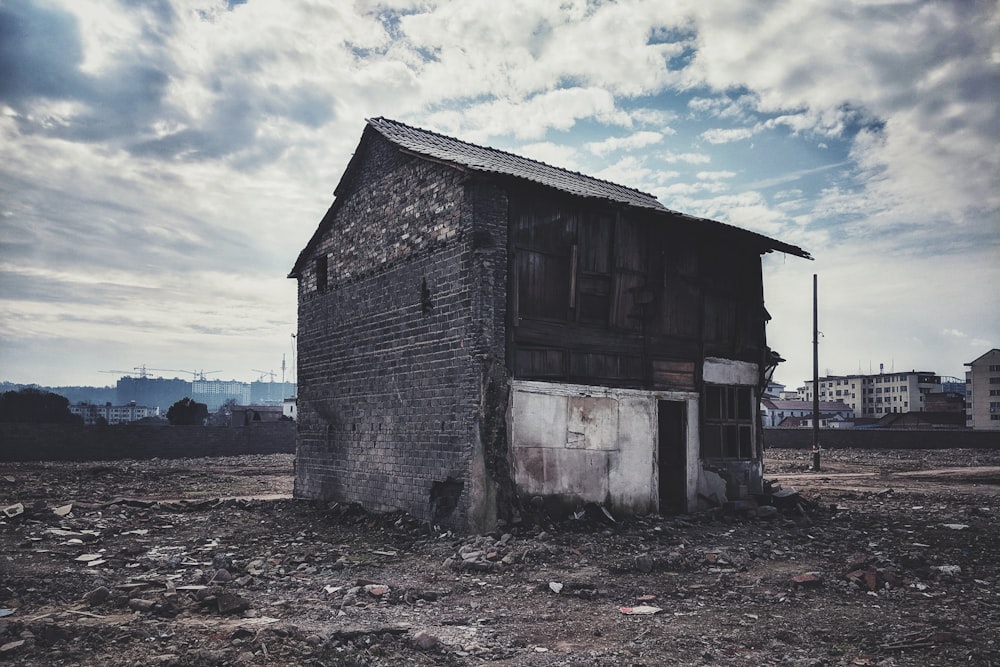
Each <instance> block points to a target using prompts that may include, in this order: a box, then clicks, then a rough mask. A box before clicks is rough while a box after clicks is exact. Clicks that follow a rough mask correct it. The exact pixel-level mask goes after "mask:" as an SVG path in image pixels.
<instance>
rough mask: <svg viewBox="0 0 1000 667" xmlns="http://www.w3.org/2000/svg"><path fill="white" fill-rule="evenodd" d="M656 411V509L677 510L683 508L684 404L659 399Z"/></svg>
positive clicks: (685, 495) (685, 412)
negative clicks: (657, 480) (657, 473)
mask: <svg viewBox="0 0 1000 667" xmlns="http://www.w3.org/2000/svg"><path fill="white" fill-rule="evenodd" d="M656 412H657V423H658V425H659V443H658V447H657V453H658V457H659V471H660V479H659V487H660V513H661V514H680V513H681V512H685V511H686V510H687V438H686V437H685V434H686V433H687V419H686V418H685V417H686V415H687V404H686V403H685V402H684V401H659V402H658V403H657V410H656Z"/></svg>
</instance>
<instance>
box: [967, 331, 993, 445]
mask: <svg viewBox="0 0 1000 667" xmlns="http://www.w3.org/2000/svg"><path fill="white" fill-rule="evenodd" d="M965 365H966V366H968V367H969V370H967V371H965V387H966V396H965V425H966V426H968V427H969V428H972V429H975V430H977V431H1000V349H997V348H993V349H992V350H990V351H989V352H987V353H986V354H984V355H982V356H981V357H979V358H978V359H976V360H975V361H970V362H968V363H967V364H965Z"/></svg>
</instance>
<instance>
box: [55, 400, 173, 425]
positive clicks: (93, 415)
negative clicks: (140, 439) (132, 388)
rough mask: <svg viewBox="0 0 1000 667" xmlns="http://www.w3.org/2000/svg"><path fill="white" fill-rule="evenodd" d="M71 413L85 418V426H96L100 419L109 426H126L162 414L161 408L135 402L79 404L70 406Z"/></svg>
mask: <svg viewBox="0 0 1000 667" xmlns="http://www.w3.org/2000/svg"><path fill="white" fill-rule="evenodd" d="M69 411H70V412H72V413H73V414H74V415H80V416H81V417H83V423H84V424H96V423H97V421H98V419H103V420H105V421H106V422H107V423H108V424H126V423H128V422H134V421H139V420H140V419H142V418H144V417H154V416H159V414H160V409H159V408H150V407H146V406H145V405H136V404H135V401H133V402H131V403H129V404H128V405H111V404H110V403H105V404H104V405H92V404H90V403H78V404H77V405H71V406H69Z"/></svg>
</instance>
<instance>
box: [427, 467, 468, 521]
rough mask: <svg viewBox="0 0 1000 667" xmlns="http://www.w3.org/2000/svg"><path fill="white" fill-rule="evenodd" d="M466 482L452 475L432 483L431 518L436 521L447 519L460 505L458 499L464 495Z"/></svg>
mask: <svg viewBox="0 0 1000 667" xmlns="http://www.w3.org/2000/svg"><path fill="white" fill-rule="evenodd" d="M463 488H465V483H464V482H461V481H459V480H457V479H454V478H452V477H448V478H447V479H445V480H444V481H443V482H433V483H432V484H431V494H430V505H431V518H432V519H433V520H435V521H439V520H441V519H446V518H448V517H449V516H451V515H452V513H453V512H454V511H455V508H456V507H458V499H459V498H460V497H461V496H462V489H463Z"/></svg>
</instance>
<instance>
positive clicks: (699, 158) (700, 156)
mask: <svg viewBox="0 0 1000 667" xmlns="http://www.w3.org/2000/svg"><path fill="white" fill-rule="evenodd" d="M657 157H659V158H660V159H661V160H663V161H664V162H667V163H669V164H676V163H678V162H680V163H686V164H708V163H709V162H711V161H712V157H711V156H710V155H707V154H706V153H675V152H673V151H668V152H666V153H661V154H659V155H658V156H657Z"/></svg>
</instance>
